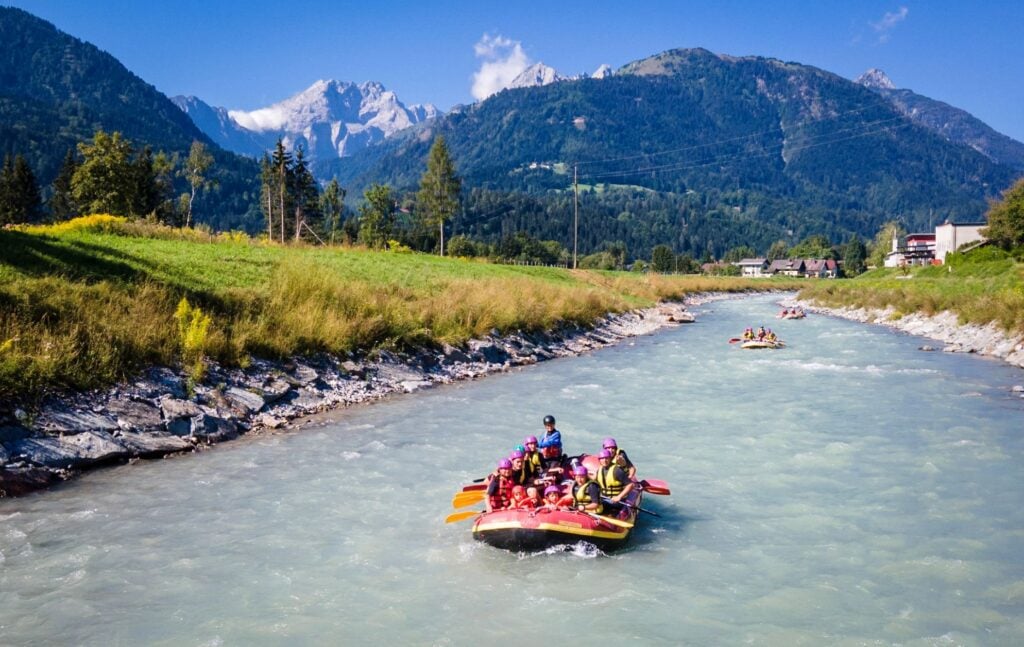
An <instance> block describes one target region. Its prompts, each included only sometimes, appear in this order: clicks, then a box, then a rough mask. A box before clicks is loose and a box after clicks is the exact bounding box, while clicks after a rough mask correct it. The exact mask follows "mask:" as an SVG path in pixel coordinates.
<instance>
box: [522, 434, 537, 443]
mask: <svg viewBox="0 0 1024 647" xmlns="http://www.w3.org/2000/svg"><path fill="white" fill-rule="evenodd" d="M530 443H533V444H534V445H536V444H537V437H536V436H527V437H526V440H524V441H523V444H524V445H529V444H530Z"/></svg>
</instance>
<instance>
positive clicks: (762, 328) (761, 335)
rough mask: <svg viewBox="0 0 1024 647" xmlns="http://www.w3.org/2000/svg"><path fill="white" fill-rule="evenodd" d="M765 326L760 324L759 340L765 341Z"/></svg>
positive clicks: (758, 330)
mask: <svg viewBox="0 0 1024 647" xmlns="http://www.w3.org/2000/svg"><path fill="white" fill-rule="evenodd" d="M764 336H765V332H764V326H759V327H758V329H757V341H764Z"/></svg>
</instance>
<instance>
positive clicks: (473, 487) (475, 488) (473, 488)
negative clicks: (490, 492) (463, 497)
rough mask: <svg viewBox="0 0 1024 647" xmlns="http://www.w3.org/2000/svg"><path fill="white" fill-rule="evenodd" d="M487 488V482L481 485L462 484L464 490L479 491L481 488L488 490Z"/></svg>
mask: <svg viewBox="0 0 1024 647" xmlns="http://www.w3.org/2000/svg"><path fill="white" fill-rule="evenodd" d="M486 489H487V484H486V483H481V484H479V485H463V486H462V491H463V492H477V491H479V490H486Z"/></svg>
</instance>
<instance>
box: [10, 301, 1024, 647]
mask: <svg viewBox="0 0 1024 647" xmlns="http://www.w3.org/2000/svg"><path fill="white" fill-rule="evenodd" d="M696 310H697V313H698V323H696V324H693V325H690V326H685V327H679V328H674V329H671V330H666V331H663V332H661V333H658V334H656V335H652V336H649V337H643V338H638V339H636V340H635V341H632V342H626V343H623V344H622V345H620V346H617V347H614V348H610V349H605V350H602V351H599V352H596V353H593V354H591V355H587V356H583V357H579V358H573V359H562V360H555V361H550V362H544V363H541V364H538V365H536V366H533V367H529V368H527V369H524V370H519V371H515V372H511V373H508V374H502V375H496V376H491V377H487V378H485V379H482V380H479V381H474V382H468V383H462V384H458V385H452V386H447V387H441V388H438V389H434V390H431V391H427V392H422V393H418V394H414V395H409V396H403V397H399V398H394V399H392V400H390V401H386V402H382V403H378V404H375V405H370V406H363V407H356V408H353V409H350V410H348V411H344V412H342V413H341V414H340V415H338V416H337V419H336V420H334V421H331V422H321V423H318V425H317V426H313V427H312V428H307V429H304V430H302V431H300V432H294V433H287V434H281V435H274V436H263V437H257V438H251V439H243V440H241V441H238V442H234V443H229V444H226V445H222V446H219V447H217V448H216V449H215V450H213V451H209V452H203V453H200V454H198V455H195V456H189V457H184V458H176V459H169V460H162V461H152V462H139V463H136V464H134V465H132V466H128V467H121V468H116V469H109V470H102V471H98V472H94V473H91V474H87V475H85V476H84V477H82V478H80V479H77V480H76V481H74V482H71V483H68V484H66V485H63V486H61V487H59V488H57V489H54V490H51V491H49V492H44V493H39V494H35V495H32V496H28V497H25V498H22V499H14V500H0V644H5V645H6V644H40V645H42V644H85V645H139V644H147V645H263V644H267V645H280V644H288V645H306V644H308V645H313V644H345V645H354V644H363V643H366V642H368V641H375V642H377V643H379V644H389V645H390V644H417V645H474V644H497V643H499V642H500V641H508V640H510V639H511V640H512V641H516V642H522V641H526V642H528V643H529V642H535V641H550V642H554V641H555V640H558V641H559V642H561V641H564V640H568V641H571V642H572V643H573V644H583V643H584V642H586V643H587V644H600V642H599V641H606V640H608V639H613V640H616V641H626V644H643V645H677V644H687V645H735V644H741V643H750V644H761V645H801V644H803V645H826V644H828V645H835V644H843V645H854V644H867V643H870V644H901V645H932V644H963V645H1020V644H1024V505H1022V503H1024V440H1022V438H1024V433H1022V431H1024V424H1022V420H1024V400H1022V399H1020V398H1019V397H1016V394H1011V393H1010V387H1011V386H1012V385H1013V384H1019V383H1022V382H1024V373H1022V372H1021V371H1020V370H1019V369H1016V368H1012V367H1009V366H1007V365H1004V364H1001V363H999V362H996V361H994V360H988V359H983V358H979V357H973V356H964V355H953V354H946V353H941V352H939V353H928V352H921V351H919V350H917V347H918V346H920V345H921V344H922V341H921V340H920V339H915V338H912V337H908V336H904V335H899V334H894V333H892V332H890V331H888V330H885V329H882V328H879V327H870V326H866V325H863V324H857V323H851V322H847V321H841V320H836V319H829V318H825V317H820V316H810V317H809V318H807V319H806V320H803V321H779V320H776V319H774V314H775V312H776V311H777V310H778V307H777V306H776V305H775V299H773V298H771V297H767V296H760V297H754V298H747V299H740V300H732V301H724V302H717V303H710V304H707V305H705V306H702V307H700V308H698V309H696ZM760 323H765V324H766V325H768V326H772V327H774V328H775V329H776V331H778V332H779V333H780V337H781V338H783V339H784V340H786V341H787V342H788V343H789V346H788V348H786V349H783V350H778V351H745V350H740V349H738V348H736V347H735V346H731V345H729V344H728V343H727V340H728V339H729V338H730V337H734V336H736V335H737V334H738V333H739V332H740V331H741V330H742V329H743V327H744V326H746V325H754V326H756V325H758V324H760ZM548 413H551V414H553V415H555V416H556V417H557V418H558V419H559V428H560V429H561V430H562V433H563V437H564V439H565V443H566V449H567V451H569V452H571V453H578V452H580V451H585V450H589V451H596V450H597V449H599V447H600V442H601V439H602V438H603V437H605V436H608V435H612V436H615V437H616V438H617V439H618V441H619V445H620V446H621V447H623V448H624V449H626V450H627V451H628V452H629V454H630V457H631V458H632V459H633V460H634V462H635V463H637V464H638V466H639V470H640V471H639V475H640V476H641V477H650V478H659V479H663V480H665V481H667V482H668V484H669V485H670V486H671V488H672V496H670V497H655V496H648V497H647V498H646V499H645V507H649V508H650V509H651V510H652V511H655V512H657V513H659V514H660V515H661V516H660V518H654V517H651V516H646V515H645V518H643V519H641V522H642V523H641V525H638V527H637V529H636V530H635V531H634V537H633V538H632V540H631V542H632V543H631V544H630V546H629V548H628V549H626V550H623V551H619V552H616V553H613V554H611V555H604V554H598V553H595V552H593V551H589V550H586V549H585V547H577V548H576V549H575V550H572V551H566V552H552V553H540V554H529V555H517V554H512V553H508V552H504V551H500V550H496V549H493V548H490V547H488V546H485V545H483V544H479V543H477V542H474V541H473V540H472V538H471V536H470V533H469V527H470V523H469V522H468V521H467V522H462V523H458V524H448V525H446V524H444V523H443V519H444V517H445V516H446V515H447V514H448V513H450V512H452V509H451V506H450V500H451V496H452V494H453V493H454V492H456V491H457V490H458V489H459V486H460V485H461V484H463V483H466V482H469V481H470V480H472V479H473V478H474V477H479V476H482V475H483V474H484V473H485V472H486V471H488V470H489V469H490V467H491V465H492V463H493V462H494V461H495V460H497V459H498V458H499V457H500V456H502V455H503V454H504V453H505V452H507V451H508V450H510V449H511V447H512V446H513V445H515V444H517V443H519V442H521V440H522V438H523V437H524V436H525V435H526V434H528V433H538V432H539V431H541V425H540V420H541V418H542V417H543V416H544V415H545V414H548Z"/></svg>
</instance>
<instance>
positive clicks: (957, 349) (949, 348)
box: [942, 344, 961, 353]
mask: <svg viewBox="0 0 1024 647" xmlns="http://www.w3.org/2000/svg"><path fill="white" fill-rule="evenodd" d="M960 351H961V348H960V347H959V346H957V345H956V344H950V345H949V346H946V347H945V348H943V349H942V352H943V353H959V352H960Z"/></svg>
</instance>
